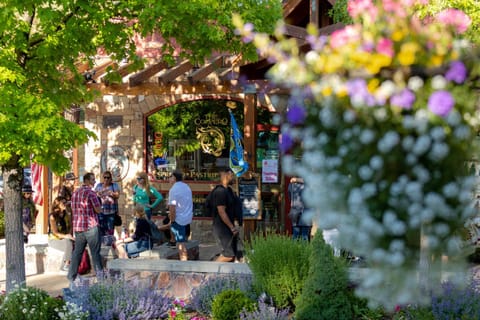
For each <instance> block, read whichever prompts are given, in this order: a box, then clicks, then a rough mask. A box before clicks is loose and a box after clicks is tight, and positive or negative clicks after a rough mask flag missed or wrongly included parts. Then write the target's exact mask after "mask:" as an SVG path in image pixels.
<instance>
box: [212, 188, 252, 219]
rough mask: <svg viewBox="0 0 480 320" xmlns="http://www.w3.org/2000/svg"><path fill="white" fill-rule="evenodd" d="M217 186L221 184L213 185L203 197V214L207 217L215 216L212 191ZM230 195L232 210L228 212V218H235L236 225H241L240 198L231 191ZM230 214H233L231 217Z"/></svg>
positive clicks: (241, 210)
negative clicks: (231, 196)
mask: <svg viewBox="0 0 480 320" xmlns="http://www.w3.org/2000/svg"><path fill="white" fill-rule="evenodd" d="M219 187H221V188H223V186H222V185H217V186H215V188H214V189H213V190H212V191H210V192H209V193H208V195H207V197H206V198H205V216H207V217H215V214H216V212H217V211H216V210H215V205H214V203H213V193H214V192H215V190H216V189H217V188H219ZM232 195H233V212H232V213H230V215H229V218H230V219H232V220H233V219H235V220H237V221H238V225H239V226H241V225H242V224H243V207H242V200H241V199H240V197H239V196H237V195H236V194H235V193H234V192H232ZM232 214H233V217H232V216H231V215H232ZM232 222H233V221H232Z"/></svg>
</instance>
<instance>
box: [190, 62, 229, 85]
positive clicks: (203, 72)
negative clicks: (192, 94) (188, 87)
mask: <svg viewBox="0 0 480 320" xmlns="http://www.w3.org/2000/svg"><path fill="white" fill-rule="evenodd" d="M222 64H223V56H218V57H216V58H215V59H213V60H212V61H211V62H210V63H209V64H206V65H205V66H203V67H201V68H199V69H197V70H195V71H193V72H192V73H191V74H190V75H188V80H189V81H190V82H191V83H195V82H198V81H200V80H202V79H204V78H206V77H207V76H208V75H209V74H210V73H212V72H213V71H215V70H217V69H219V68H220V67H222Z"/></svg>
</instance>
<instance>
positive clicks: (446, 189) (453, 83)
mask: <svg viewBox="0 0 480 320" xmlns="http://www.w3.org/2000/svg"><path fill="white" fill-rule="evenodd" d="M425 2H426V1H421V3H420V1H413V0H403V1H402V0H383V1H372V0H351V1H349V4H348V9H349V12H350V14H351V15H352V17H353V19H354V22H355V24H353V25H349V26H346V27H345V28H343V29H341V30H337V31H334V32H333V34H332V35H331V36H330V37H329V38H328V39H327V38H326V37H325V36H318V37H317V35H316V33H315V32H316V31H315V29H314V28H309V31H310V33H311V34H310V36H309V38H308V41H309V43H311V44H312V46H311V49H310V51H308V52H300V50H299V48H298V47H297V46H296V45H295V43H294V42H292V41H291V39H281V38H280V39H278V40H279V41H278V42H275V43H273V42H272V43H267V44H265V41H264V39H265V35H255V36H254V38H253V39H254V40H253V42H254V43H255V44H256V45H257V48H258V51H259V52H260V54H261V55H264V56H268V57H275V61H276V64H275V65H274V66H273V68H272V70H271V72H270V76H271V78H272V81H274V82H276V83H277V84H278V85H280V86H284V87H287V88H290V89H291V92H292V96H291V98H290V100H291V103H290V106H289V107H287V111H286V116H285V118H284V124H283V126H282V138H281V139H282V144H281V147H282V151H284V152H285V155H284V157H283V159H284V163H283V168H284V170H285V171H286V173H288V174H291V175H300V176H302V177H303V178H304V180H305V183H306V190H305V192H304V198H305V202H306V204H307V206H308V207H311V208H315V209H316V212H317V222H318V224H319V226H320V228H322V229H332V228H336V229H338V231H339V238H338V241H337V242H338V245H339V246H340V247H342V248H345V249H347V250H348V251H350V252H353V253H354V254H355V255H358V256H362V257H364V258H365V259H366V261H367V263H368V267H369V268H370V269H369V272H368V276H367V277H361V278H360V279H359V285H358V288H357V294H358V295H359V296H363V297H367V298H368V299H369V300H370V302H371V303H372V304H373V305H375V304H383V305H384V306H386V307H388V308H391V309H392V310H393V308H394V307H395V305H404V304H407V303H409V302H412V301H415V302H417V303H418V302H422V301H424V302H428V301H427V300H425V299H424V298H425V297H426V296H427V295H424V294H423V292H422V290H421V286H420V284H419V281H418V278H419V277H418V275H419V270H421V269H419V262H420V260H421V254H423V253H428V255H429V257H437V259H435V260H433V261H432V262H431V267H430V269H429V272H430V275H429V277H430V279H437V280H438V279H439V278H440V275H439V274H437V273H435V271H438V270H440V269H441V267H442V268H444V270H445V269H448V268H450V266H449V265H448V263H451V264H453V263H454V262H456V261H460V260H461V259H460V260H459V259H455V258H456V257H459V256H461V249H462V248H461V246H462V240H463V239H462V238H461V232H460V231H461V230H462V229H463V228H464V227H465V224H466V223H467V221H468V220H469V219H470V218H471V217H472V216H473V215H474V214H475V210H474V208H473V206H472V199H471V198H472V191H473V188H474V186H475V179H474V178H473V177H472V176H470V173H469V172H468V170H466V169H465V167H466V164H467V161H471V160H472V158H473V156H472V155H473V154H474V152H475V150H474V143H473V141H474V139H475V137H476V135H477V131H478V124H479V114H478V112H477V107H478V87H479V82H478V79H479V74H480V70H479V69H480V64H479V63H478V62H479V61H478V51H477V49H476V48H475V47H474V46H473V45H472V44H470V43H468V42H467V41H466V40H464V39H462V38H461V33H462V32H464V31H465V30H467V28H468V25H469V23H470V18H469V17H468V16H466V15H465V14H464V13H463V12H461V11H458V10H455V9H448V10H446V11H443V12H441V13H440V14H439V15H438V16H437V17H429V18H428V19H423V20H422V19H420V18H419V17H418V16H417V15H416V14H415V12H416V11H415V9H416V8H417V7H416V5H421V4H425ZM236 23H237V27H238V28H239V30H240V33H241V32H242V31H241V30H242V24H241V21H239V20H238V19H237V21H236ZM248 34H249V35H251V34H252V31H251V30H250V29H249V30H248ZM257 38H260V39H262V41H256V39H257ZM292 43H293V45H292ZM299 110H304V111H305V116H304V117H301V116H298V111H299ZM298 155H301V156H300V157H298ZM421 238H422V242H421V241H420V239H421ZM442 255H445V256H448V257H449V259H448V263H444V264H443V265H441V261H440V259H439V257H441V256H442ZM461 261H463V260H461ZM428 263H429V262H427V264H428ZM455 267H456V268H457V267H458V266H455ZM455 270H460V269H455Z"/></svg>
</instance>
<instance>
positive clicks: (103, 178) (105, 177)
mask: <svg viewBox="0 0 480 320" xmlns="http://www.w3.org/2000/svg"><path fill="white" fill-rule="evenodd" d="M103 179H112V177H107V176H105V177H103Z"/></svg>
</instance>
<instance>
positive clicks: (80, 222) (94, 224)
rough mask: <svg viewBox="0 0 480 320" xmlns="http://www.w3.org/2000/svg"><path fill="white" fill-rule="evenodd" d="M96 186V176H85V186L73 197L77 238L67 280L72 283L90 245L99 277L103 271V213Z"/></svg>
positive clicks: (74, 224)
mask: <svg viewBox="0 0 480 320" xmlns="http://www.w3.org/2000/svg"><path fill="white" fill-rule="evenodd" d="M94 185H95V175H94V174H93V173H91V172H89V173H86V174H85V175H84V176H83V184H82V186H81V187H80V188H78V189H77V190H76V191H75V192H74V193H73V195H72V226H73V234H74V236H75V248H74V249H73V254H72V262H71V264H70V268H69V270H68V275H67V278H68V279H69V280H70V282H71V283H73V281H75V279H76V278H77V274H78V266H79V265H80V261H81V260H82V254H83V251H84V250H85V247H86V246H87V244H88V247H89V248H90V253H91V255H92V261H93V266H94V268H95V272H96V273H97V275H99V274H100V273H101V272H102V270H103V265H102V257H101V256H100V247H101V240H100V231H99V224H98V213H100V212H101V211H102V209H101V208H102V207H101V203H100V200H99V199H98V197H97V194H96V193H95V191H93V190H92V187H93V186H94Z"/></svg>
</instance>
